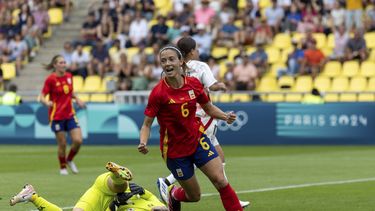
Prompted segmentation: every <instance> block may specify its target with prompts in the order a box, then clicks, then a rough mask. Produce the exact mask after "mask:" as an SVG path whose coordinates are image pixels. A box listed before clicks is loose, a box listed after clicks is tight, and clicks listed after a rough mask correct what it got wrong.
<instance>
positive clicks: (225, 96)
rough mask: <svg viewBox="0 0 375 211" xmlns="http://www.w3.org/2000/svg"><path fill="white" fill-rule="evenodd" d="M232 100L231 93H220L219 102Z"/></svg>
mask: <svg viewBox="0 0 375 211" xmlns="http://www.w3.org/2000/svg"><path fill="white" fill-rule="evenodd" d="M231 101H232V98H231V96H230V94H229V93H221V94H220V95H219V102H221V103H230V102H231Z"/></svg>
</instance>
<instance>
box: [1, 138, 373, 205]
mask: <svg viewBox="0 0 375 211" xmlns="http://www.w3.org/2000/svg"><path fill="white" fill-rule="evenodd" d="M223 149H224V152H225V155H226V159H227V160H226V163H227V165H226V172H227V176H228V177H229V181H230V183H231V185H232V186H233V187H234V188H235V190H236V191H238V192H239V194H238V196H239V198H240V199H242V200H250V201H251V202H252V206H251V207H250V208H247V210H275V211H280V210H285V211H291V210H292V211H293V210H296V211H297V210H298V211H300V210H306V211H310V210H317V211H320V210H327V211H331V210H333V211H335V210H339V211H343V210H348V211H353V210H356V211H357V210H364V211H368V210H375V147H374V146H223ZM56 150H57V146H52V145H51V146H36V145H27V146H26V145H0V198H1V200H0V210H10V211H12V210H14V211H16V210H34V209H35V208H34V206H33V205H32V204H31V203H27V204H17V205H16V206H14V207H10V206H9V198H10V197H11V196H12V195H13V194H15V193H17V192H19V191H20V189H21V187H22V186H23V185H24V184H25V183H30V184H33V185H34V187H35V188H36V190H37V191H38V193H39V194H40V195H41V196H43V197H45V198H46V199H48V200H50V201H51V202H54V203H55V204H57V205H59V206H60V207H71V206H73V205H74V204H75V202H76V201H77V200H78V199H79V197H80V196H81V195H82V194H83V193H84V192H85V191H86V189H87V188H88V187H90V186H91V184H92V183H93V181H94V179H95V178H96V176H98V175H99V174H101V173H103V172H105V171H106V170H105V168H104V166H105V164H106V162H107V161H114V162H117V163H119V164H123V165H125V166H127V167H129V168H130V169H131V170H132V171H133V174H134V177H135V179H134V182H136V183H138V184H141V185H142V186H144V187H145V188H147V189H148V190H150V191H152V192H153V193H155V194H157V190H156V185H155V182H156V179H157V178H158V177H160V176H165V175H167V174H168V170H167V168H166V166H165V164H164V162H163V160H162V159H161V157H160V151H159V149H158V148H157V147H151V151H150V153H149V154H148V155H141V154H140V153H138V152H137V149H136V146H85V145H84V146H83V147H82V148H81V151H80V153H79V154H78V156H77V157H76V160H75V162H76V164H77V166H78V167H79V170H80V173H79V174H78V175H73V174H70V175H69V176H60V175H59V174H58V161H57V155H56ZM197 175H198V177H199V182H200V185H201V191H202V193H203V196H202V199H201V201H200V202H198V203H184V204H183V207H182V209H183V210H191V211H200V210H202V211H208V210H224V209H223V207H222V205H221V201H220V198H219V196H218V195H217V191H216V190H215V189H214V188H213V186H212V185H211V183H210V182H209V181H208V180H207V179H206V177H204V176H203V175H202V173H201V172H199V173H197ZM356 179H363V180H361V181H356ZM296 185H301V186H300V187H298V186H296ZM277 188H279V189H277ZM67 210H70V209H67Z"/></svg>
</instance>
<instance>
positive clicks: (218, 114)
mask: <svg viewBox="0 0 375 211" xmlns="http://www.w3.org/2000/svg"><path fill="white" fill-rule="evenodd" d="M201 106H202V108H203V110H204V111H205V112H206V113H207V114H208V115H209V116H211V117H213V118H215V119H221V120H224V121H226V122H227V123H228V124H232V123H233V122H234V120H236V114H234V113H233V112H228V113H225V112H224V111H222V110H221V109H220V108H218V107H216V106H215V105H213V104H212V103H211V102H208V103H206V104H204V105H201Z"/></svg>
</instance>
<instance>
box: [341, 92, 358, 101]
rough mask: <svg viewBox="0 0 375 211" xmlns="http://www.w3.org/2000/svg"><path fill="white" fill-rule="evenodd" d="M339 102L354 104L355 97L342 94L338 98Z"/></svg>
mask: <svg viewBox="0 0 375 211" xmlns="http://www.w3.org/2000/svg"><path fill="white" fill-rule="evenodd" d="M339 100H340V102H356V101H357V95H356V94H353V93H342V94H341V95H340V97H339Z"/></svg>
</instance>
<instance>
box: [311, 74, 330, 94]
mask: <svg viewBox="0 0 375 211" xmlns="http://www.w3.org/2000/svg"><path fill="white" fill-rule="evenodd" d="M314 87H315V88H317V89H318V90H319V91H321V92H326V91H328V90H330V89H331V79H330V78H328V77H327V76H318V77H316V78H315V80H314Z"/></svg>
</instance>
